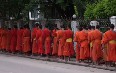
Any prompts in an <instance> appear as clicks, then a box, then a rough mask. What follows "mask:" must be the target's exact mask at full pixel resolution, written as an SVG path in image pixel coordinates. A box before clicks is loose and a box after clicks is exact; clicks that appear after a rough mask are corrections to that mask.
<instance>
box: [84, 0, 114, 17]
mask: <svg viewBox="0 0 116 73" xmlns="http://www.w3.org/2000/svg"><path fill="white" fill-rule="evenodd" d="M115 7H116V1H115V0H112V1H111V0H102V1H99V2H97V3H94V4H91V5H88V6H87V8H86V11H85V13H84V16H85V18H109V17H111V16H113V15H116V8H115Z"/></svg>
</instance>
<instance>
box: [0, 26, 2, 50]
mask: <svg viewBox="0 0 116 73" xmlns="http://www.w3.org/2000/svg"><path fill="white" fill-rule="evenodd" d="M1 42H2V29H1V28H0V49H2V46H1Z"/></svg>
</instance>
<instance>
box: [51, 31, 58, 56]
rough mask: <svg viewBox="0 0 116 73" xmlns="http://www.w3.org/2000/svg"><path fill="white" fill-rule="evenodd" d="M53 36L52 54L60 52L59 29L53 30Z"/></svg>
mask: <svg viewBox="0 0 116 73" xmlns="http://www.w3.org/2000/svg"><path fill="white" fill-rule="evenodd" d="M52 36H53V50H52V55H57V54H58V43H57V31H56V30H55V29H54V30H53V31H52Z"/></svg>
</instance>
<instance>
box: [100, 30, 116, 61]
mask: <svg viewBox="0 0 116 73" xmlns="http://www.w3.org/2000/svg"><path fill="white" fill-rule="evenodd" d="M102 44H104V45H107V47H106V48H104V56H105V60H106V61H114V62H116V32H114V31H112V30H108V31H107V32H105V33H104V35H103V39H102Z"/></svg>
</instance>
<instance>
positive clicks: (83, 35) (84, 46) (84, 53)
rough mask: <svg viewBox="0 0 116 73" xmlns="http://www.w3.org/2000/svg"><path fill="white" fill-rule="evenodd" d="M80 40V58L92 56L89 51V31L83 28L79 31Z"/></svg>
mask: <svg viewBox="0 0 116 73" xmlns="http://www.w3.org/2000/svg"><path fill="white" fill-rule="evenodd" d="M79 41H80V59H81V60H84V59H88V58H89V57H90V53H89V43H88V33H87V32H86V31H84V30H82V31H81V32H80V33H79Z"/></svg>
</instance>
